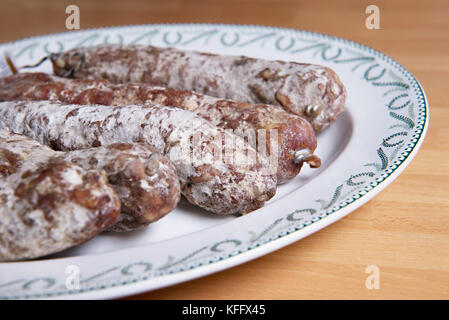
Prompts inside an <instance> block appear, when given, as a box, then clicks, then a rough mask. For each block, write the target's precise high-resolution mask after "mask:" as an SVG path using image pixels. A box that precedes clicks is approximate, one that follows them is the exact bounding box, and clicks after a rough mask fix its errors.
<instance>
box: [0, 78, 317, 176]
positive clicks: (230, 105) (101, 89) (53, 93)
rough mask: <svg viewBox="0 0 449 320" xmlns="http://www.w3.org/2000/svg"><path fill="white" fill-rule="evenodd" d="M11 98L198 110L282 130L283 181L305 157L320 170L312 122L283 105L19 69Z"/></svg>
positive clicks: (233, 122)
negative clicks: (299, 157)
mask: <svg viewBox="0 0 449 320" xmlns="http://www.w3.org/2000/svg"><path fill="white" fill-rule="evenodd" d="M11 100H52V101H59V102H63V103H69V104H102V105H112V106H124V105H130V104H146V103H157V104H160V105H164V106H174V107H178V108H182V109H185V110H189V111H192V112H193V113H195V114H197V115H199V116H200V117H202V118H204V119H206V120H208V121H210V122H211V123H212V124H214V125H216V126H219V127H221V128H224V129H232V130H234V133H236V134H239V135H242V136H244V135H248V133H249V132H251V131H253V132H256V131H257V130H262V133H264V132H265V133H269V132H270V130H276V133H277V141H276V142H277V155H276V156H274V157H270V159H272V160H273V161H275V162H276V163H275V165H276V167H277V181H278V183H279V184H281V183H284V182H287V181H288V180H290V179H292V178H294V177H295V176H296V175H297V174H298V173H299V172H300V170H301V167H302V165H303V162H304V161H305V162H307V163H308V164H309V165H310V166H311V167H314V168H315V167H319V166H320V163H321V162H320V159H319V158H318V157H317V156H315V155H313V152H314V151H315V148H316V145H317V140H316V136H315V133H314V130H313V128H312V127H311V125H310V124H309V122H308V121H307V120H305V119H304V118H302V117H299V116H296V115H294V114H291V113H288V112H286V111H285V110H283V109H282V108H281V107H279V106H274V105H263V104H250V103H240V102H237V101H233V100H226V99H218V98H214V97H210V96H206V95H202V94H199V93H195V92H192V91H186V90H175V89H168V88H161V87H153V86H149V85H147V84H144V83H125V84H112V83H110V82H108V81H105V80H78V79H73V80H70V79H64V78H60V77H56V76H52V75H48V74H45V73H18V74H15V75H11V76H9V77H6V78H3V79H0V101H11ZM259 133H260V131H259ZM258 137H265V138H268V134H265V135H261V136H259V135H256V139H254V140H253V141H252V143H253V147H257V145H258V144H260V143H264V142H261V141H260V139H258ZM273 139H274V137H273ZM266 144H267V146H266V148H265V149H266V150H268V151H271V148H270V147H271V145H270V140H269V139H266ZM259 147H260V146H259ZM299 150H305V152H306V153H308V154H309V156H308V157H305V158H304V161H300V162H299V163H298V162H297V161H295V158H296V157H295V152H296V151H299Z"/></svg>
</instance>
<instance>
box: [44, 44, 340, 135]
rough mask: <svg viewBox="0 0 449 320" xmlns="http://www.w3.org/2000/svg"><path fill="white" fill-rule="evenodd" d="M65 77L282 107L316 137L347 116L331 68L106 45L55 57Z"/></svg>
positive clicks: (52, 58) (70, 51)
mask: <svg viewBox="0 0 449 320" xmlns="http://www.w3.org/2000/svg"><path fill="white" fill-rule="evenodd" d="M50 58H51V60H52V62H53V70H54V72H55V74H57V75H59V76H65V77H72V78H79V79H95V78H104V79H108V80H110V81H112V82H114V83H123V82H129V81H131V82H145V83H147V84H150V85H155V86H163V87H170V88H174V89H182V90H193V91H196V92H199V93H203V94H208V95H211V96H214V97H218V98H226V99H233V100H236V101H241V102H251V103H265V104H277V105H280V106H282V107H283V108H284V109H286V110H287V111H289V112H292V113H294V114H297V115H300V116H304V117H306V118H307V120H309V121H310V123H311V124H312V126H313V128H314V129H315V131H316V132H320V131H322V130H323V129H325V128H326V127H327V126H329V124H330V123H332V122H333V121H335V120H336V118H337V117H338V115H339V114H341V113H342V112H343V110H344V106H345V101H346V90H345V87H344V86H343V84H342V83H341V81H340V79H339V77H338V76H337V74H336V73H335V72H334V71H333V70H331V69H330V68H327V67H324V66H319V65H313V64H304V63H296V62H283V61H270V60H264V59H256V58H249V57H244V56H225V55H217V54H210V53H200V52H194V51H184V50H179V49H174V48H157V47H153V46H145V45H118V44H104V45H97V46H91V47H80V48H75V49H72V50H69V51H66V52H63V53H60V54H52V55H51V56H50Z"/></svg>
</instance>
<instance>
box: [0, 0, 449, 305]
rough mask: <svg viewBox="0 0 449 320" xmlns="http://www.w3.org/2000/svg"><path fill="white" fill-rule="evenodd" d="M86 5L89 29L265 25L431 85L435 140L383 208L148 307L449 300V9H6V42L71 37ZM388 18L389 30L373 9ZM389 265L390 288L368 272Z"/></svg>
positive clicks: (338, 5) (196, 4)
mask: <svg viewBox="0 0 449 320" xmlns="http://www.w3.org/2000/svg"><path fill="white" fill-rule="evenodd" d="M69 4H77V5H78V6H79V7H80V12H81V29H85V28H94V27H102V26H112V25H126V24H143V23H164V22H216V23H239V24H261V25H271V26H281V27H289V28H296V29H304V30H310V31H317V32H322V33H327V34H332V35H335V36H341V37H344V38H348V39H351V40H354V41H357V42H360V43H363V44H366V45H368V46H371V47H373V48H375V49H377V50H379V51H381V52H384V53H386V54H388V55H390V56H391V57H393V58H394V59H396V60H397V61H398V62H399V63H401V64H403V65H404V66H405V67H406V68H407V69H408V70H410V71H411V72H412V73H413V74H414V75H415V76H416V77H417V79H418V80H419V81H420V82H421V84H422V85H423V87H424V89H425V90H426V92H427V97H428V100H429V103H430V118H431V120H430V129H429V131H428V133H427V137H426V139H425V141H424V144H423V146H422V148H421V150H420V151H419V153H418V154H417V156H416V158H415V159H414V160H413V161H412V162H411V164H410V165H409V166H408V167H407V169H406V170H405V171H404V172H403V173H402V174H401V175H400V176H399V177H398V178H397V179H396V180H395V181H394V182H393V183H391V185H389V186H388V187H387V188H386V189H385V190H384V191H383V192H381V193H380V194H379V195H378V196H377V197H376V198H375V199H373V200H371V201H370V202H369V203H367V204H366V205H364V206H363V207H361V208H359V209H358V210H356V211H355V212H353V213H352V214H350V215H349V216H347V217H346V218H344V219H342V220H340V221H338V222H336V223H335V224H333V225H331V226H329V227H328V228H325V229H324V230H322V231H320V232H318V233H315V234H314V235H312V236H310V237H308V238H305V239H303V240H301V241H299V242H296V243H294V244H292V245H289V246H288V247H286V248H284V249H281V250H278V251H276V252H274V253H271V254H269V255H266V256H264V257H262V258H259V259H256V260H254V261H251V262H248V263H245V264H243V265H241V266H238V267H235V268H232V269H229V270H226V271H223V272H220V273H217V274H213V275H210V276H207V277H204V278H200V279H197V280H193V281H189V282H186V283H183V284H179V285H176V286H172V287H169V288H164V289H161V290H157V291H153V292H149V293H145V294H141V295H138V296H134V297H130V298H138V299H313V298H318V299H322V298H324V299H331V298H332V299H351V298H355V299H359V298H363V299H365V298H367V299H371V298H374V299H380V298H387V299H391V298H399V299H403V298H405V299H408V298H412V299H415V298H420V299H430V298H433V299H442V298H443V299H448V298H449V160H448V159H449V102H448V99H447V97H446V94H449V80H448V79H449V1H447V0H442V1H436V0H435V1H434V0H432V1H415V0H413V1H403V0H401V1H391V0H389V1H376V0H370V1H363V0H358V1H356V0H354V1H332V2H331V1H312V0H306V1H299V0H298V1H297V0H279V1H270V0H220V1H215V0H199V1H194V0H188V1H182V0H178V1H172V0H165V1H160V0H157V1H144V0H141V1H139V0H127V1H117V0H112V1H111V0H103V1H92V0H89V1H84V0H83V1H80V0H78V1H71V0H70V1H66V0H64V1H51V0H42V1H37V0H33V1H29V0H20V1H17V0H14V1H12V0H11V1H5V0H2V1H1V6H0V7H1V10H0V29H1V30H2V32H1V34H0V41H1V42H3V41H10V40H15V39H18V38H21V37H27V36H33V35H37V34H44V33H53V32H61V31H65V19H66V14H65V8H66V6H67V5H69ZM370 4H375V5H377V6H379V8H380V18H381V20H380V27H381V29H380V30H368V29H366V27H365V18H366V14H365V8H366V6H368V5H370ZM368 265H377V266H378V267H379V270H380V288H379V289H378V290H368V289H367V288H366V287H365V279H366V277H367V276H368V275H367V274H366V273H365V268H366V266H368Z"/></svg>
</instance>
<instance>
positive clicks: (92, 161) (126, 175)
mask: <svg viewBox="0 0 449 320" xmlns="http://www.w3.org/2000/svg"><path fill="white" fill-rule="evenodd" d="M62 154H63V156H64V159H66V160H70V161H72V162H73V163H75V164H77V165H79V166H80V167H82V168H84V169H90V170H95V169H102V170H104V171H105V173H106V175H107V177H108V180H109V183H110V184H111V185H112V187H113V188H114V190H115V191H116V193H117V195H118V196H119V197H120V200H121V202H122V211H121V212H120V215H119V221H118V222H117V223H116V224H115V225H114V226H113V227H112V228H111V229H110V230H112V231H130V230H135V229H139V228H142V227H144V226H146V225H148V224H149V223H151V222H154V221H156V220H157V219H159V218H161V217H162V216H164V215H166V214H167V213H169V212H170V211H171V210H172V209H174V208H175V207H176V205H177V203H178V202H179V200H180V185H179V181H178V177H177V174H176V169H175V168H174V167H173V166H172V165H171V163H170V162H169V161H168V159H166V158H164V157H163V156H161V155H160V154H159V153H158V152H156V150H154V149H153V148H151V147H150V146H148V145H143V144H126V145H122V144H118V145H109V146H102V147H97V148H88V149H81V150H74V151H70V152H66V153H62ZM117 176H120V179H119V180H117V178H116V177H117ZM131 193H134V194H135V195H137V196H133V197H131V196H130V195H131ZM147 202H148V203H147ZM151 202H157V203H151ZM150 206H151V211H150V209H148V207H150ZM146 208H147V209H146Z"/></svg>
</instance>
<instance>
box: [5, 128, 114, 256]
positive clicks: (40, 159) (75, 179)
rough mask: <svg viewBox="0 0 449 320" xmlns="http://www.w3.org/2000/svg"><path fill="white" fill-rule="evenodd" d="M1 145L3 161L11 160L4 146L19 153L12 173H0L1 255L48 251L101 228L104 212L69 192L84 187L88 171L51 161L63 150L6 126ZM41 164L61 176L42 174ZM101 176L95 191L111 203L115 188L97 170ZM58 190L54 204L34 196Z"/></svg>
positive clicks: (14, 154)
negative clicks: (30, 186) (84, 204)
mask: <svg viewBox="0 0 449 320" xmlns="http://www.w3.org/2000/svg"><path fill="white" fill-rule="evenodd" d="M0 150H1V153H2V163H1V164H2V165H5V166H8V164H10V162H8V161H7V160H6V158H4V155H5V152H7V153H8V155H9V156H10V157H11V156H12V155H13V156H14V157H15V160H14V161H13V163H14V165H17V167H16V168H14V171H12V172H10V174H8V173H6V172H3V173H4V175H1V176H0V261H11V260H18V259H29V258H36V257H40V256H44V255H48V254H51V253H54V252H58V251H61V250H64V249H66V248H69V247H71V246H74V245H77V244H79V243H81V242H84V241H86V240H89V239H91V238H92V237H93V236H94V235H95V234H98V233H99V232H101V231H102V223H99V224H98V226H97V225H96V221H97V219H98V218H99V216H100V214H101V212H99V211H98V210H91V209H87V208H85V207H82V206H80V205H79V204H78V203H77V202H76V201H72V198H71V196H69V195H68V193H70V192H72V191H73V190H75V189H77V188H78V187H81V188H82V187H83V185H82V184H83V177H84V176H85V174H86V171H84V170H83V169H81V168H80V167H78V166H76V165H73V164H70V163H69V162H63V163H61V161H59V162H58V163H57V164H56V162H53V161H55V160H57V157H58V155H59V154H60V153H58V152H54V151H53V150H51V149H49V148H47V147H45V146H42V145H40V144H39V143H38V142H36V141H33V140H31V139H29V138H27V137H24V136H19V135H15V134H12V133H10V132H8V131H4V130H0ZM5 150H7V151H5ZM3 161H5V162H3ZM61 164H62V165H61ZM58 165H61V166H60V167H58ZM55 166H56V168H61V170H59V169H55ZM40 169H44V170H52V169H55V170H56V171H54V173H56V174H57V176H56V177H55V176H53V179H55V178H56V179H57V182H54V180H51V179H50V177H49V176H46V177H45V178H44V179H43V180H41V179H40V176H39V172H42V171H39V170H40ZM24 173H26V176H25V175H24ZM99 178H100V181H99V184H98V187H97V188H99V189H92V190H91V191H92V193H91V194H92V195H93V194H95V195H96V196H99V197H103V196H106V197H109V199H110V201H109V203H106V204H105V205H106V206H111V207H110V208H113V207H112V206H113V205H114V203H113V201H112V200H113V199H116V197H115V194H114V192H113V190H112V189H111V188H110V187H109V186H107V184H106V178H105V176H101V175H99ZM33 179H38V180H37V181H38V184H37V186H36V187H35V188H34V189H30V190H28V191H27V192H26V193H25V195H23V196H21V195H20V191H19V190H20V188H21V187H20V186H21V185H24V186H27V184H28V183H30V181H33ZM18 192H19V193H18ZM58 193H59V195H60V196H59V199H57V200H56V202H54V203H52V204H51V205H50V207H49V206H48V205H47V206H46V205H45V204H43V206H42V205H41V204H40V203H38V202H36V201H37V200H38V199H45V198H39V196H38V195H39V194H40V195H51V194H58ZM117 211H118V207H117Z"/></svg>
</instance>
